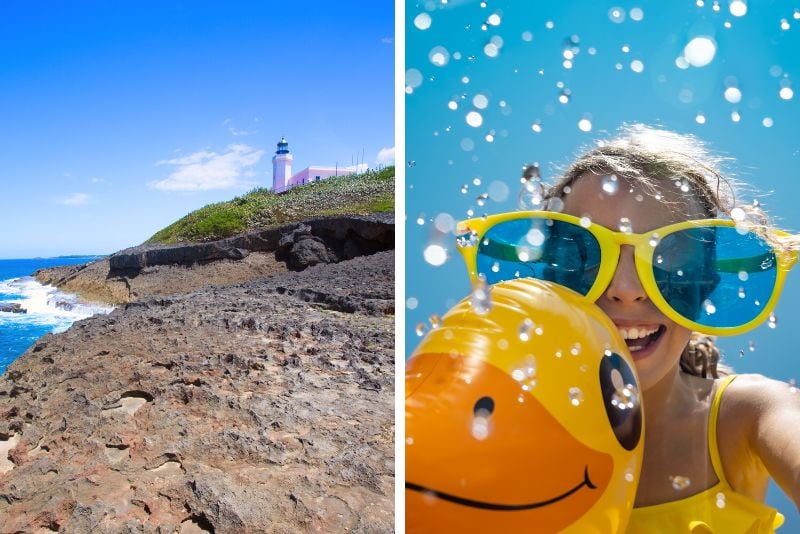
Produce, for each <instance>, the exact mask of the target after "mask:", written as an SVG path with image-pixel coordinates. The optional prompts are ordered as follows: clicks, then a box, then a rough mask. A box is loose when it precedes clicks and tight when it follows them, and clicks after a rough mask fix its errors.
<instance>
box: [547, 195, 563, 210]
mask: <svg viewBox="0 0 800 534" xmlns="http://www.w3.org/2000/svg"><path fill="white" fill-rule="evenodd" d="M547 209H548V210H550V211H555V212H560V211H562V210H563V209H564V201H563V200H561V199H560V198H558V197H553V198H551V199H550V200H548V201H547Z"/></svg>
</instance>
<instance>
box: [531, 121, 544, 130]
mask: <svg viewBox="0 0 800 534" xmlns="http://www.w3.org/2000/svg"><path fill="white" fill-rule="evenodd" d="M531 130H533V131H534V132H536V133H542V124H541V123H540V122H539V121H538V120H537V121H535V122H534V123H533V124H531Z"/></svg>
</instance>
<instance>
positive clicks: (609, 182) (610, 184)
mask: <svg viewBox="0 0 800 534" xmlns="http://www.w3.org/2000/svg"><path fill="white" fill-rule="evenodd" d="M600 184H601V187H602V189H603V192H604V193H606V194H608V195H614V194H616V192H617V191H618V190H619V179H618V178H617V175H616V174H609V175H607V176H603V178H601V179H600Z"/></svg>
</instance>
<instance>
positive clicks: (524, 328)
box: [519, 319, 533, 341]
mask: <svg viewBox="0 0 800 534" xmlns="http://www.w3.org/2000/svg"><path fill="white" fill-rule="evenodd" d="M532 328H533V321H531V320H530V319H525V320H524V321H523V322H522V324H521V325H520V327H519V339H520V341H528V340H529V339H530V338H531V329H532Z"/></svg>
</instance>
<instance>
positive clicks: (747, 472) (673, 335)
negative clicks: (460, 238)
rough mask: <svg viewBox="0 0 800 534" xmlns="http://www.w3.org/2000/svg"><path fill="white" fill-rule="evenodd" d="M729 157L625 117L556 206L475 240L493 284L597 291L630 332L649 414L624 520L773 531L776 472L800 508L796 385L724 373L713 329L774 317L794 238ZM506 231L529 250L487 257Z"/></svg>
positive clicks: (481, 267)
mask: <svg viewBox="0 0 800 534" xmlns="http://www.w3.org/2000/svg"><path fill="white" fill-rule="evenodd" d="M718 164H719V160H716V159H714V158H712V157H711V156H710V155H709V154H708V153H707V152H706V151H705V149H704V147H703V145H702V143H700V142H699V141H698V140H696V139H695V138H693V137H691V136H681V135H677V134H674V133H671V132H667V131H663V130H656V129H652V128H648V127H645V126H641V125H637V126H632V127H628V128H625V129H624V131H623V132H622V134H621V135H620V137H618V138H616V139H613V140H611V141H608V142H606V143H602V144H600V145H599V146H598V147H597V148H594V149H593V150H590V151H589V152H587V153H585V154H584V155H582V156H580V157H579V158H578V159H577V160H576V161H575V162H574V163H573V164H572V165H571V166H570V167H569V168H568V169H567V171H566V173H565V174H564V176H563V177H562V178H561V179H560V181H559V182H558V183H556V184H555V185H554V186H553V187H552V188H551V189H550V190H549V191H548V192H547V194H546V195H545V199H546V202H547V206H548V209H549V211H550V212H553V211H560V212H561V214H559V215H558V216H554V215H548V212H534V214H531V213H528V214H527V215H526V214H524V213H522V212H521V214H520V219H521V220H520V221H506V222H502V223H498V224H497V225H496V226H495V227H493V228H490V229H489V230H487V231H486V233H485V234H484V235H483V236H482V237H481V245H480V246H479V248H478V251H477V267H478V270H477V272H480V273H483V274H484V275H485V276H486V277H487V281H488V282H489V283H494V282H498V281H500V280H502V279H507V278H510V277H512V276H536V277H539V278H546V279H549V280H552V281H555V282H559V283H561V284H563V285H566V286H568V287H571V288H572V289H575V290H577V291H579V292H581V293H583V294H585V295H586V296H587V297H588V298H590V299H592V300H595V302H596V303H597V305H598V306H599V307H600V308H602V309H603V311H605V313H606V314H607V315H608V316H609V317H610V318H611V319H612V321H613V322H614V323H615V324H616V326H617V328H618V329H619V332H620V334H621V335H622V337H623V338H624V339H625V340H626V343H627V344H628V348H629V349H630V352H631V355H632V356H633V359H634V362H635V365H636V368H637V371H638V374H639V378H640V384H641V389H642V396H643V400H642V406H643V408H644V412H645V422H646V426H645V441H644V457H643V465H642V471H641V475H640V480H639V485H638V490H637V495H636V501H635V504H634V510H633V512H632V515H631V520H630V525H629V532H726V533H727V532H753V533H756V532H758V533H760V532H772V531H773V530H774V529H775V528H777V527H778V526H780V524H781V523H782V522H783V517H782V516H781V515H780V514H779V513H778V512H777V511H776V510H774V509H772V508H771V507H768V506H767V505H765V504H764V503H763V501H764V497H765V493H766V489H767V483H768V479H769V477H772V478H774V479H775V480H776V481H777V483H778V484H779V485H780V487H781V488H782V489H783V491H784V492H785V493H786V494H787V495H788V496H789V498H790V499H792V500H793V501H794V503H795V504H796V505H798V506H800V440H798V439H796V434H797V429H798V428H800V393H798V391H797V389H796V388H793V387H789V385H787V384H785V383H783V382H779V381H775V380H771V379H769V378H765V377H763V376H761V375H755V374H752V375H732V374H728V373H727V372H726V370H725V369H724V367H722V366H721V365H718V361H719V351H718V349H717V348H716V347H715V345H714V342H713V340H712V338H710V337H708V336H706V335H702V334H723V335H724V334H733V333H741V332H743V331H746V330H748V329H750V328H752V327H754V326H755V325H756V324H758V323H760V322H761V321H763V320H764V319H766V317H767V316H768V315H769V312H770V310H771V309H772V307H773V306H774V304H775V302H776V300H777V296H778V294H779V293H780V289H781V285H782V282H783V277H784V276H785V274H786V271H788V270H789V268H790V267H791V266H792V265H793V264H794V262H796V261H797V254H796V252H794V251H793V250H791V249H792V248H796V247H794V246H793V245H795V244H796V243H793V242H792V240H793V238H791V237H789V236H788V235H787V234H783V233H782V232H778V231H776V230H772V229H771V228H769V227H767V226H766V224H765V218H764V216H763V214H761V213H760V212H759V210H758V208H757V207H753V206H747V207H745V206H738V205H737V204H735V196H734V191H733V186H732V184H731V182H729V181H727V180H725V179H724V178H723V177H722V175H721V173H720V171H719V170H718ZM534 219H541V220H540V221H538V222H537V221H536V220H534ZM686 221H695V222H686ZM517 223H519V224H517ZM531 228H536V230H530V229H531ZM532 235H533V237H531V236H532ZM492 241H494V242H492ZM542 241H545V242H544V244H542ZM509 243H510V244H512V245H513V246H514V247H517V248H518V250H523V251H524V258H523V253H519V259H518V258H517V257H516V256H514V257H513V258H511V259H509V258H508V257H507V256H506V257H504V258H500V256H499V255H495V256H494V257H492V251H497V250H500V249H501V248H502V247H500V246H498V244H501V245H507V244H509ZM520 247H521V248H520ZM726 375H727V376H726Z"/></svg>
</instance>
